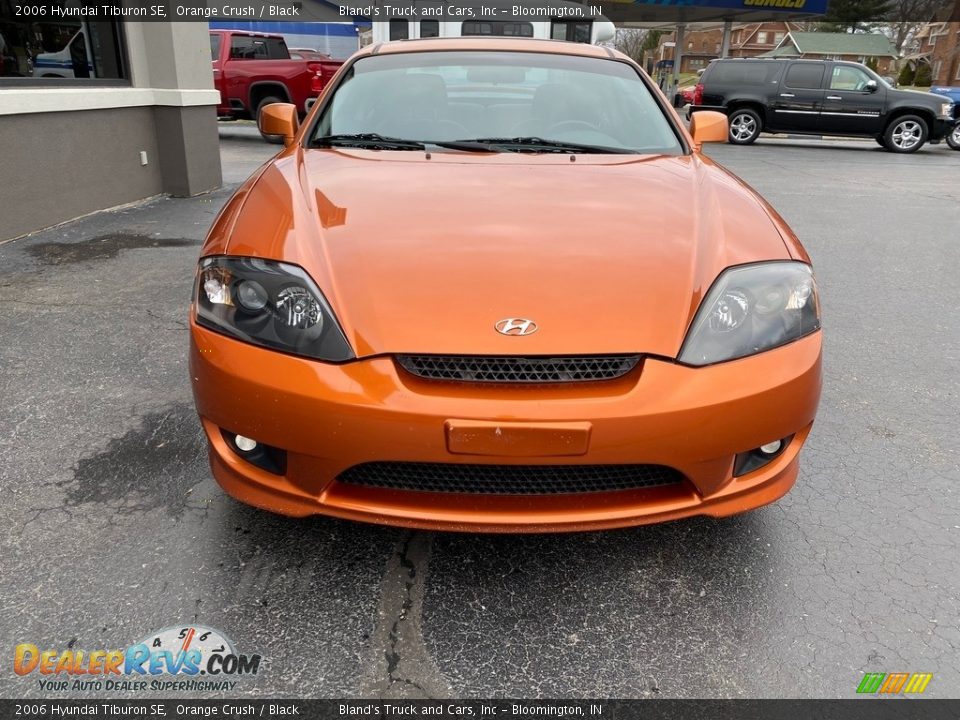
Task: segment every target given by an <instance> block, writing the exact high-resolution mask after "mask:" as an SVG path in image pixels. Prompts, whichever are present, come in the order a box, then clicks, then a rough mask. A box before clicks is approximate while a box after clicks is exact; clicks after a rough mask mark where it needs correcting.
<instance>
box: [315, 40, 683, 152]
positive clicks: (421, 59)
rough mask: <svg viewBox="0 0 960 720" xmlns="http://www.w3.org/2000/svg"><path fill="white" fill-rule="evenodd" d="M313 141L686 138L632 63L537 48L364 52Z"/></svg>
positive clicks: (626, 146) (518, 144)
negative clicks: (678, 132)
mask: <svg viewBox="0 0 960 720" xmlns="http://www.w3.org/2000/svg"><path fill="white" fill-rule="evenodd" d="M311 144H312V145H313V146H314V147H323V146H338V147H343V146H358V147H373V148H375V149H397V150H415V149H420V148H421V147H425V146H429V145H430V144H445V145H446V147H449V148H452V149H454V150H464V151H482V152H565V151H566V152H606V153H611V152H614V153H644V154H679V153H682V152H683V147H682V145H681V143H680V141H679V139H678V136H677V134H676V132H675V131H674V129H673V127H672V126H671V124H670V122H669V121H668V120H667V118H666V116H665V114H664V111H663V110H662V109H661V107H660V105H659V104H658V103H657V102H656V101H655V100H654V98H653V95H652V94H651V90H650V89H649V88H648V86H647V85H646V84H645V83H644V82H643V81H642V80H641V78H640V76H639V75H638V74H637V72H636V71H635V70H634V68H633V67H631V66H630V65H629V64H626V63H623V62H617V61H614V60H606V59H601V58H589V57H580V56H573V55H558V54H550V53H527V52H488V51H464V52H437V51H431V52H417V53H395V54H394V53H390V54H385V55H376V56H370V57H365V58H361V59H360V60H358V61H357V62H356V63H354V64H353V66H352V68H351V69H350V71H349V73H348V74H347V75H346V77H345V78H344V79H343V81H342V82H341V83H340V85H339V87H338V88H337V89H336V91H335V93H334V95H333V97H332V99H331V100H330V102H329V103H327V104H326V106H325V107H324V109H323V111H322V115H321V116H320V118H319V121H318V123H317V126H316V128H315V130H314V133H313V136H312V139H311Z"/></svg>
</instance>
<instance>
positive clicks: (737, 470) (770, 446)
mask: <svg viewBox="0 0 960 720" xmlns="http://www.w3.org/2000/svg"><path fill="white" fill-rule="evenodd" d="M792 439H793V435H788V436H787V437H785V438H782V439H780V440H774V441H773V442H768V443H766V444H765V445H761V446H760V447H757V448H754V449H753V450H748V451H747V452H742V453H738V454H737V457H736V458H734V461H733V476H734V477H740V476H741V475H746V474H747V473H751V472H753V471H754V470H759V469H760V468H762V467H763V466H764V465H767V464H769V463H771V462H772V461H773V460H774V459H775V458H777V457H779V456H780V454H781V453H782V452H783V451H784V449H785V448H786V447H787V445H789V444H790V441H791V440H792Z"/></svg>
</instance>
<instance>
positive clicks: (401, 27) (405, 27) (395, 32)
mask: <svg viewBox="0 0 960 720" xmlns="http://www.w3.org/2000/svg"><path fill="white" fill-rule="evenodd" d="M409 37H410V22H409V21H408V20H399V19H397V18H394V19H393V20H391V21H390V39H391V40H406V39H407V38H409Z"/></svg>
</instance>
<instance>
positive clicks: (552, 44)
mask: <svg viewBox="0 0 960 720" xmlns="http://www.w3.org/2000/svg"><path fill="white" fill-rule="evenodd" d="M452 50H499V51H503V52H538V53H551V54H554V55H579V56H582V57H597V58H608V59H610V58H614V59H618V60H629V58H628V57H627V56H626V55H623V54H622V53H619V52H617V51H615V50H612V49H610V48H605V47H600V46H597V45H588V44H586V43H574V42H569V41H566V40H545V39H535V38H512V37H500V36H496V37H490V36H480V35H477V36H468V37H451V38H420V39H416V40H393V41H391V42H387V43H379V44H377V45H368V46H367V47H365V48H364V49H362V50H361V51H360V52H359V55H361V56H362V55H393V54H397V53H416V52H435V51H440V52H443V51H452Z"/></svg>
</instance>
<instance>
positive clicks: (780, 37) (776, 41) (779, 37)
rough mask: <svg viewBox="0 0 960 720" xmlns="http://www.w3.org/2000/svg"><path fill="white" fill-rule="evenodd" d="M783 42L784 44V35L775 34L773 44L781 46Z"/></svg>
mask: <svg viewBox="0 0 960 720" xmlns="http://www.w3.org/2000/svg"><path fill="white" fill-rule="evenodd" d="M781 42H783V33H774V35H773V44H774V45H779V44H780V43H781Z"/></svg>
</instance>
